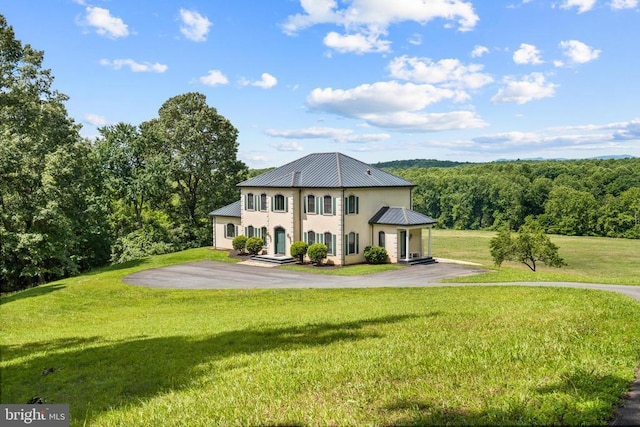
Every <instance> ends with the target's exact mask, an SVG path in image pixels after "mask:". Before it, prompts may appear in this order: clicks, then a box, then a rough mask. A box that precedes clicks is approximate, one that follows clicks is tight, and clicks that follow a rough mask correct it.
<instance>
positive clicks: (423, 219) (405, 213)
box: [369, 206, 437, 225]
mask: <svg viewBox="0 0 640 427" xmlns="http://www.w3.org/2000/svg"><path fill="white" fill-rule="evenodd" d="M436 222H437V221H436V220H435V219H433V218H430V217H428V216H426V215H424V214H421V213H420V212H416V211H413V210H411V209H407V208H392V207H389V206H385V207H383V208H381V209H380V210H379V211H378V212H377V213H376V214H375V215H374V216H372V217H371V219H370V220H369V224H386V225H429V224H435V223H436Z"/></svg>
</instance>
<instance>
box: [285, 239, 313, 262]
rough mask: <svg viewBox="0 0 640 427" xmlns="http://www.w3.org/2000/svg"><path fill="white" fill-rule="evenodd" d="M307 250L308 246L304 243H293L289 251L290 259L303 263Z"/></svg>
mask: <svg viewBox="0 0 640 427" xmlns="http://www.w3.org/2000/svg"><path fill="white" fill-rule="evenodd" d="M308 248H309V245H307V244H306V243H305V242H302V241H297V242H293V244H292V245H291V248H290V249H289V250H290V251H291V256H292V257H294V258H297V260H298V262H300V263H303V262H304V256H305V255H306V254H307V249H308Z"/></svg>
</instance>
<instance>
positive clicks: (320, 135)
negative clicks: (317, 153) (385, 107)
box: [265, 127, 391, 143]
mask: <svg viewBox="0 0 640 427" xmlns="http://www.w3.org/2000/svg"><path fill="white" fill-rule="evenodd" d="M265 133H266V134H267V135H270V136H274V137H281V138H287V139H332V140H334V141H336V142H346V143H369V142H379V141H386V140H388V139H390V138H391V135H389V134H387V133H368V134H355V133H354V131H353V130H352V129H343V128H328V127H310V128H302V129H267V130H266V131H265Z"/></svg>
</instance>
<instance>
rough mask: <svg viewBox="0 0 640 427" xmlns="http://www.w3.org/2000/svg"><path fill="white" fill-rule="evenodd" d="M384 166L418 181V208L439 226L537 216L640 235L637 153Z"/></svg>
mask: <svg viewBox="0 0 640 427" xmlns="http://www.w3.org/2000/svg"><path fill="white" fill-rule="evenodd" d="M386 170H387V171H389V172H391V173H394V174H397V175H399V176H402V177H403V178H405V179H408V180H409V181H412V182H414V183H415V184H417V187H416V188H415V190H414V193H413V200H414V208H415V210H417V211H419V212H423V213H425V214H427V215H430V216H432V217H433V218H435V219H437V220H438V225H439V226H440V227H444V228H456V229H474V230H475V229H493V228H495V227H497V225H498V224H499V223H502V222H506V223H507V224H509V225H510V227H511V228H512V229H514V230H517V229H518V228H519V227H520V226H521V225H522V224H524V221H525V218H526V217H528V216H533V217H535V218H536V219H538V220H539V221H540V223H541V224H542V225H543V226H544V228H545V230H546V232H548V233H555V234H565V235H575V236H606V237H626V238H632V239H637V238H640V159H639V158H627V159H608V160H561V161H560V160H547V161H513V162H494V163H484V164H471V165H462V166H456V167H447V168H441V167H432V168H416V167H413V168H406V169H400V168H387V169H386Z"/></svg>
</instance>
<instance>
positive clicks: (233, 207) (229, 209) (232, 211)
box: [209, 200, 241, 218]
mask: <svg viewBox="0 0 640 427" xmlns="http://www.w3.org/2000/svg"><path fill="white" fill-rule="evenodd" d="M240 213H241V212H240V200H238V201H236V202H233V203H231V204H230V205H227V206H223V207H221V208H219V209H216V210H215V211H211V212H209V216H233V217H238V218H240Z"/></svg>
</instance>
